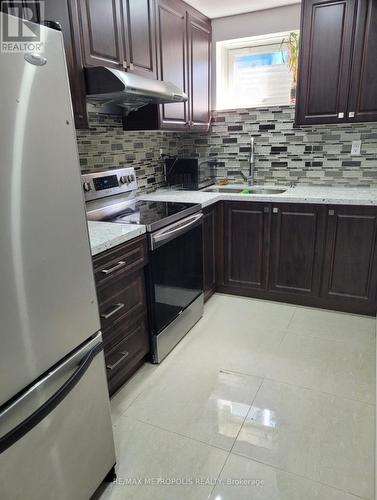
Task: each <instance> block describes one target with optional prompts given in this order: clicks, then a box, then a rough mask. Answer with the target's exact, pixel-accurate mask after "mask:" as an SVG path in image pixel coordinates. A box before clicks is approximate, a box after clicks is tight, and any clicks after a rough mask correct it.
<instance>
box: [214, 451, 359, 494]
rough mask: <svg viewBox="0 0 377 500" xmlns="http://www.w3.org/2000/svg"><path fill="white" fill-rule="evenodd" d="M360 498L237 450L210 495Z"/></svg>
mask: <svg viewBox="0 0 377 500" xmlns="http://www.w3.org/2000/svg"><path fill="white" fill-rule="evenodd" d="M358 499H359V497H355V496H353V495H349V494H347V493H345V492H344V491H339V490H336V489H334V488H330V487H328V486H325V485H322V484H319V483H317V482H314V481H310V480H308V479H305V478H302V477H299V476H296V475H294V474H289V473H287V472H284V471H282V470H278V469H275V468H273V467H269V466H267V465H264V464H261V463H258V462H255V461H253V460H249V459H247V458H244V457H240V456H236V455H233V454H230V456H229V458H228V460H227V463H226V465H225V467H224V469H223V471H222V472H221V475H220V477H219V480H218V484H217V485H216V487H215V489H214V490H213V492H212V495H211V497H210V500H358ZM359 500H360V499H359Z"/></svg>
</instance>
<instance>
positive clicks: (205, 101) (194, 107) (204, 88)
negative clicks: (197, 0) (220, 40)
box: [188, 12, 212, 130]
mask: <svg viewBox="0 0 377 500" xmlns="http://www.w3.org/2000/svg"><path fill="white" fill-rule="evenodd" d="M211 38H212V36H211V23H210V21H209V20H208V19H206V18H204V16H199V15H195V14H193V13H191V12H190V13H189V14H188V56H189V57H188V60H189V64H190V68H189V95H190V101H189V109H190V127H191V128H192V129H196V130H208V127H209V122H210V109H211V107H210V106H211Z"/></svg>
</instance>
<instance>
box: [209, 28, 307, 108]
mask: <svg viewBox="0 0 377 500" xmlns="http://www.w3.org/2000/svg"><path fill="white" fill-rule="evenodd" d="M292 31H294V32H297V33H298V30H291V31H287V32H280V33H273V34H268V35H262V36H255V37H248V38H240V39H235V40H226V41H222V42H217V43H216V110H226V109H242V108H250V107H253V108H254V107H255V108H258V107H266V106H269V105H270V104H268V103H265V104H251V103H243V104H236V103H234V102H233V101H232V100H231V97H230V80H231V76H232V75H231V73H232V71H231V69H232V68H231V58H234V57H235V54H237V55H241V54H242V52H244V53H245V54H250V52H253V49H254V50H255V54H258V53H260V52H258V47H268V46H271V47H274V48H275V49H276V47H277V46H279V47H280V45H281V43H282V41H283V39H284V38H288V35H289V33H291V32H292ZM292 80H293V75H292V79H291V84H292ZM289 104H290V103H289V102H284V103H283V102H282V103H276V104H273V105H274V106H284V105H289Z"/></svg>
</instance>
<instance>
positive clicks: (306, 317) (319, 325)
mask: <svg viewBox="0 0 377 500" xmlns="http://www.w3.org/2000/svg"><path fill="white" fill-rule="evenodd" d="M289 331H290V332H293V333H298V334H301V335H304V336H308V335H312V336H315V337H321V338H324V339H326V340H339V341H341V342H344V341H347V342H350V341H351V342H354V343H357V344H360V345H362V346H370V345H371V344H372V343H373V342H374V340H375V331H376V320H375V318H372V317H369V316H359V315H356V314H347V313H342V312H337V311H326V310H323V309H314V308H309V307H296V310H295V313H294V315H293V318H292V321H291V322H290V324H289Z"/></svg>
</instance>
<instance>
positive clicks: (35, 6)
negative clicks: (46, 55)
mask: <svg viewBox="0 0 377 500" xmlns="http://www.w3.org/2000/svg"><path fill="white" fill-rule="evenodd" d="M2 11H3V12H5V13H7V14H9V15H10V16H14V17H10V16H2V22H1V37H0V42H1V52H39V51H41V50H42V47H43V42H42V40H41V30H40V23H41V22H42V21H43V20H44V1H42V0H41V1H35V0H34V1H31V2H28V1H25V0H20V1H17V0H12V1H9V2H2Z"/></svg>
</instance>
